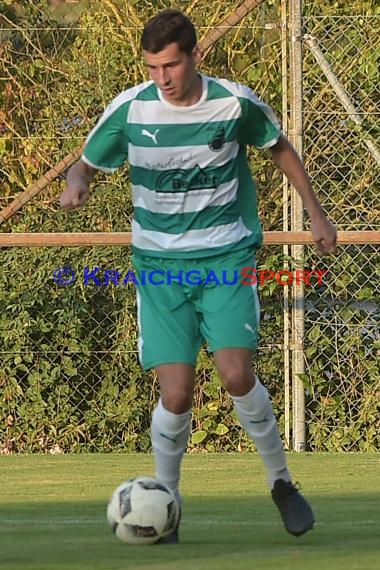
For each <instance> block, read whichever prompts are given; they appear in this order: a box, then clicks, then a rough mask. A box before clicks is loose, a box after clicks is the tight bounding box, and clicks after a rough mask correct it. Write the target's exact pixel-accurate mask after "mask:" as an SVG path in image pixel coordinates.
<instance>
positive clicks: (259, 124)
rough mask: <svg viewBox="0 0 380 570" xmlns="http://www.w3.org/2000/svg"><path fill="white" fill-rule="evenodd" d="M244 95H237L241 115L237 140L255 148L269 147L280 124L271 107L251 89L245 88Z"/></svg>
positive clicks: (273, 141) (278, 131) (279, 133)
mask: <svg viewBox="0 0 380 570" xmlns="http://www.w3.org/2000/svg"><path fill="white" fill-rule="evenodd" d="M245 95H246V96H245V97H239V99H240V104H241V107H242V117H241V121H240V125H239V131H238V140H239V142H240V143H242V144H250V145H253V146H255V147H256V148H270V147H271V146H273V145H275V144H276V142H277V141H278V139H279V137H280V135H281V127H280V124H279V122H278V120H277V118H276V116H275V114H274V112H273V111H272V109H271V108H270V107H269V106H268V105H267V104H266V103H264V102H263V101H261V99H259V98H258V97H257V96H256V95H255V94H254V93H253V91H251V90H250V89H249V88H247V87H246V88H245Z"/></svg>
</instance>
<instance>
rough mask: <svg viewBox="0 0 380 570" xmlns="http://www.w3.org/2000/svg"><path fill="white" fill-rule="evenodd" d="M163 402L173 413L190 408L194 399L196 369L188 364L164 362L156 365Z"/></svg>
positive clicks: (181, 412)
mask: <svg viewBox="0 0 380 570" xmlns="http://www.w3.org/2000/svg"><path fill="white" fill-rule="evenodd" d="M156 373H157V376H158V381H159V384H160V390H161V396H162V404H163V406H164V408H165V409H166V410H168V411H169V412H172V413H173V414H183V413H185V412H187V411H188V410H190V408H191V406H192V401H193V389H194V380H195V370H194V367H193V366H190V365H188V364H163V365H160V366H157V367H156Z"/></svg>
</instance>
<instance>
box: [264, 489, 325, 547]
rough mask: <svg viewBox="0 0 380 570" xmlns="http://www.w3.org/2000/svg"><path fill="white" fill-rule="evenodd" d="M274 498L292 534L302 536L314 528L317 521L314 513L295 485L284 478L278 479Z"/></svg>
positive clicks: (273, 494) (273, 493)
mask: <svg viewBox="0 0 380 570" xmlns="http://www.w3.org/2000/svg"><path fill="white" fill-rule="evenodd" d="M272 499H273V501H274V502H275V504H276V506H277V508H278V510H279V511H280V515H281V518H282V520H283V523H284V525H285V528H286V530H287V531H288V532H289V533H290V534H293V535H294V536H301V534H305V532H307V531H308V530H312V528H313V526H314V522H315V517H314V513H313V511H312V509H311V506H310V505H309V503H308V502H307V501H306V499H304V497H303V496H302V495H301V493H299V492H298V489H297V487H296V486H295V485H293V484H292V483H289V482H288V481H284V480H283V479H277V481H275V483H274V487H273V490H272Z"/></svg>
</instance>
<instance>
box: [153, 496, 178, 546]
mask: <svg viewBox="0 0 380 570" xmlns="http://www.w3.org/2000/svg"><path fill="white" fill-rule="evenodd" d="M176 494H177V499H178V503H179V514H178V522H177V526H176V527H175V529H174V530H173V531H172V532H171V533H170V534H168V535H167V536H164V537H162V538H160V540H158V541H157V542H156V543H155V544H179V523H180V522H181V515H182V497H181V496H180V495H179V493H176Z"/></svg>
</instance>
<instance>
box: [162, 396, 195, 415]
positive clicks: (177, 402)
mask: <svg viewBox="0 0 380 570" xmlns="http://www.w3.org/2000/svg"><path fill="white" fill-rule="evenodd" d="M162 404H163V406H164V408H165V409H166V410H168V411H169V412H172V413H173V414H184V413H185V412H187V411H188V410H190V408H191V406H192V394H188V393H187V392H183V391H170V392H166V393H165V394H162Z"/></svg>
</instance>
